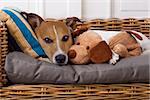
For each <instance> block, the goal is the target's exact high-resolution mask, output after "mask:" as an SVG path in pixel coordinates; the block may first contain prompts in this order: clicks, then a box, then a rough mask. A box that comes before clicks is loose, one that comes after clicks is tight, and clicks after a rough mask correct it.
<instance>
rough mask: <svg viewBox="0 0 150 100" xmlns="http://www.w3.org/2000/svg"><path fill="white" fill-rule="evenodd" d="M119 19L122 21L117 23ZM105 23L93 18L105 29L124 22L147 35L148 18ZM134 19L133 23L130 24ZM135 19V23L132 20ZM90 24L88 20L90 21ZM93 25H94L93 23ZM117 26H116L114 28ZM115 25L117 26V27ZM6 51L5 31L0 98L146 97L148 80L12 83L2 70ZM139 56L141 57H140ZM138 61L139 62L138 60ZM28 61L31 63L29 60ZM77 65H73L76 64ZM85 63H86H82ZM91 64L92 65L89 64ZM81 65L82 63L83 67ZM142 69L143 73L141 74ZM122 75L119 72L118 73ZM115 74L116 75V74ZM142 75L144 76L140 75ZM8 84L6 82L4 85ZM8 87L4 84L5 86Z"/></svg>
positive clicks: (149, 92) (124, 99) (4, 34)
mask: <svg viewBox="0 0 150 100" xmlns="http://www.w3.org/2000/svg"><path fill="white" fill-rule="evenodd" d="M118 20H119V21H121V22H123V23H119V24H116V23H118ZM102 21H104V22H105V23H104V24H103V23H101V22H99V20H95V22H96V24H97V23H98V26H100V27H103V29H105V30H121V29H124V28H125V27H126V25H125V24H126V23H127V24H128V26H130V28H131V29H132V30H134V29H135V24H136V25H138V26H137V27H136V29H137V28H138V29H140V31H141V32H142V33H143V34H145V35H146V36H148V37H149V33H150V30H149V24H148V23H149V22H147V19H144V20H137V19H134V18H129V19H125V20H122V19H110V20H108V19H107V20H106V19H102ZM133 22H134V23H133ZM135 22H136V23H135ZM124 23H125V24H124ZM89 24H90V23H89ZM94 25H95V24H94ZM116 26H117V27H116ZM118 27H120V28H119V29H118ZM7 54H8V35H7V32H0V86H2V87H1V89H0V97H1V99H4V100H5V99H6V100H8V99H13V100H14V99H15V100H27V99H28V100H38V99H41V100H45V99H46V100H53V99H56V100H66V99H69V100H70V99H71V100H104V99H107V100H116V99H118V100H129V99H130V100H149V97H150V84H149V82H148V83H141V82H139V83H130V82H129V83H125V84H118V83H117V84H91V85H87V84H83V85H75V84H66V85H64V84H63V85H55V84H32V85H31V84H30V85H23V84H19V85H18V84H14V85H13V84H11V83H9V82H8V81H7V80H6V79H7V78H6V74H5V70H4V65H5V57H6V55H7ZM140 57H141V56H140ZM139 62H141V61H139ZM30 63H31V62H30ZM75 66H76V65H75ZM85 66H86V65H85ZM90 66H91V65H90ZM83 68H84V66H83ZM144 74H145V72H143V75H144ZM121 75H122V74H121ZM117 77H118V76H117ZM143 77H144V76H143ZM117 79H118V78H115V80H117ZM6 84H7V85H6ZM6 86H7V87H6Z"/></svg>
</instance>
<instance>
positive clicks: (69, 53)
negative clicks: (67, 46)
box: [68, 50, 77, 59]
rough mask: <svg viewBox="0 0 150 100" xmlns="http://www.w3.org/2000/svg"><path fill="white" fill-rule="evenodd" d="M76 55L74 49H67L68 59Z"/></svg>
mask: <svg viewBox="0 0 150 100" xmlns="http://www.w3.org/2000/svg"><path fill="white" fill-rule="evenodd" d="M76 55H77V53H76V51H75V50H69V51H68V57H69V58H70V59H73V58H75V57H76Z"/></svg>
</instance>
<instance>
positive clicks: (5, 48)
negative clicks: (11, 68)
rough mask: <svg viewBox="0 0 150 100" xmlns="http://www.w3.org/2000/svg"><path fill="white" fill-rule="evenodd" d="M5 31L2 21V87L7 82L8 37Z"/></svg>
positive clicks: (0, 44)
mask: <svg viewBox="0 0 150 100" xmlns="http://www.w3.org/2000/svg"><path fill="white" fill-rule="evenodd" d="M5 29H6V27H5V23H4V22H1V21H0V86H2V85H4V84H5V83H6V82H7V81H6V73H5V70H4V63H5V58H6V55H7V53H8V41H7V39H8V37H7V32H6V31H5Z"/></svg>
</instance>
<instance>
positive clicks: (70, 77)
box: [5, 52, 150, 84]
mask: <svg viewBox="0 0 150 100" xmlns="http://www.w3.org/2000/svg"><path fill="white" fill-rule="evenodd" d="M149 57H150V55H141V56H136V57H130V58H125V59H122V60H121V61H119V62H118V63H117V64H116V65H110V64H89V65H65V66H58V65H54V64H50V63H47V62H44V61H38V60H36V59H34V58H32V57H30V56H28V55H25V54H23V53H20V52H13V53H9V54H8V56H7V58H6V64H5V70H6V73H7V75H8V78H9V80H10V81H11V82H13V83H24V84H36V83H54V84H64V83H71V84H93V83H129V82H149Z"/></svg>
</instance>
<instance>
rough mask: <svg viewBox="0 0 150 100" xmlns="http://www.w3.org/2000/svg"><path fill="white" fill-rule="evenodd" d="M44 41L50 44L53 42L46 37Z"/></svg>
mask: <svg viewBox="0 0 150 100" xmlns="http://www.w3.org/2000/svg"><path fill="white" fill-rule="evenodd" d="M44 41H45V42H46V43H52V42H53V40H52V39H50V38H48V37H46V38H45V39H44Z"/></svg>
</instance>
